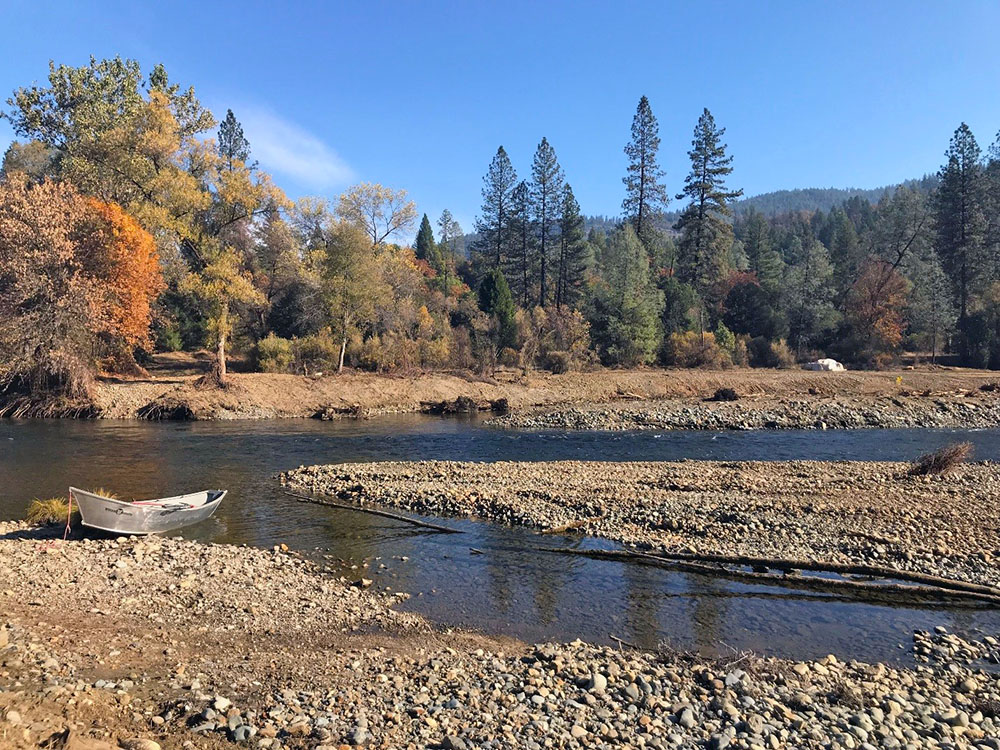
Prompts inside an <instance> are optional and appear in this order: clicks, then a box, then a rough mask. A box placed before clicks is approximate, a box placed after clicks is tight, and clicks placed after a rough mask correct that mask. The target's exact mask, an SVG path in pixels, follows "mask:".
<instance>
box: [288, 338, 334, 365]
mask: <svg viewBox="0 0 1000 750" xmlns="http://www.w3.org/2000/svg"><path fill="white" fill-rule="evenodd" d="M292 352H293V354H294V360H295V371H296V372H300V373H302V374H303V375H311V374H313V373H317V372H324V371H329V370H333V369H336V367H337V364H338V362H339V360H340V345H339V344H338V343H337V342H336V341H334V340H333V337H332V336H331V335H330V332H329V331H320V332H319V333H314V334H312V335H311V336H303V337H302V338H300V339H294V340H293V341H292Z"/></svg>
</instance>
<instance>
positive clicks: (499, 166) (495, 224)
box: [474, 146, 517, 268]
mask: <svg viewBox="0 0 1000 750" xmlns="http://www.w3.org/2000/svg"><path fill="white" fill-rule="evenodd" d="M516 184H517V173H516V172H515V171H514V166H513V165H512V164H511V163H510V159H509V158H508V156H507V152H506V151H504V148H503V146H501V147H500V148H498V149H497V153H496V156H494V157H493V160H492V161H491V162H490V168H489V171H487V173H486V176H485V177H484V178H483V205H482V209H481V211H482V215H481V216H480V217H478V218H477V219H476V232H477V233H478V234H479V240H478V241H477V242H476V245H475V247H474V249H475V250H476V251H477V253H479V255H481V256H482V259H483V261H484V262H485V263H486V265H487V266H488V267H490V268H500V267H501V265H502V263H503V259H504V257H506V256H507V255H508V253H509V250H510V244H511V237H510V235H511V231H510V229H511V228H510V221H511V193H512V192H513V190H514V186H515V185H516Z"/></svg>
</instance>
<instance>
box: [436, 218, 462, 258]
mask: <svg viewBox="0 0 1000 750" xmlns="http://www.w3.org/2000/svg"><path fill="white" fill-rule="evenodd" d="M437 224H438V237H439V243H438V244H440V245H441V246H442V248H444V249H445V250H446V251H447V252H449V253H451V254H452V255H454V256H458V255H460V254H461V250H462V248H460V247H459V246H458V243H459V242H461V240H462V225H461V224H459V223H458V221H456V220H455V217H454V216H452V215H451V211H449V210H448V209H447V208H446V209H445V210H444V211H442V212H441V216H440V218H439V219H438V221H437Z"/></svg>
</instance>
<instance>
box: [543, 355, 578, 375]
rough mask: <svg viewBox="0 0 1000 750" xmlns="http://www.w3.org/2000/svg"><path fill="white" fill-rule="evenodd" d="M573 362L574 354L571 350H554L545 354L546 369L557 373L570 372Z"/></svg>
mask: <svg viewBox="0 0 1000 750" xmlns="http://www.w3.org/2000/svg"><path fill="white" fill-rule="evenodd" d="M572 364H573V355H571V354H570V353H569V352H562V351H552V352H548V353H547V354H546V355H545V369H546V370H548V371H549V372H552V373H555V374H556V375H561V374H563V373H565V372H569V371H570V368H571V366H572Z"/></svg>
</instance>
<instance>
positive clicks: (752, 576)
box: [531, 547, 1000, 607]
mask: <svg viewBox="0 0 1000 750" xmlns="http://www.w3.org/2000/svg"><path fill="white" fill-rule="evenodd" d="M531 549H532V550H533V551H537V552H548V553H553V554H560V555H579V556H582V557H590V558H593V559H597V560H613V561H616V562H633V563H639V564H644V565H652V566H655V567H660V568H666V569H669V570H679V571H684V572H689V573H700V574H702V575H710V576H717V577H722V578H731V579H734V580H740V581H747V582H750V583H760V584H765V585H780V586H785V587H788V588H807V589H820V590H824V591H833V592H835V591H841V592H844V591H856V592H859V593H860V592H864V593H865V594H867V595H869V596H871V595H876V594H885V595H891V596H893V597H894V598H899V597H911V598H914V599H948V600H974V601H980V602H986V603H989V604H992V605H993V606H994V607H1000V593H986V592H983V591H976V590H969V589H968V588H964V586H965V584H964V582H962V581H952V580H950V579H944V578H941V579H937V580H939V581H940V582H941V584H948V585H940V584H926V583H924V584H919V585H913V586H909V585H905V584H901V583H873V582H870V581H851V580H845V579H836V578H817V577H812V576H789V575H779V574H776V573H760V572H756V571H747V570H734V569H732V568H726V567H723V566H722V565H721V564H718V563H716V564H709V563H703V562H695V561H694V560H692V559H684V560H678V559H672V558H669V557H664V556H661V555H654V554H650V553H646V552H629V551H625V550H583V549H571V548H566V547H532V548H531ZM719 557H722V556H719ZM733 559H735V558H733ZM746 559H753V558H746ZM730 564H737V563H735V562H734V563H730ZM738 564H741V565H746V564H749V563H738ZM761 567H764V566H761ZM773 567H777V566H773ZM788 569H790V570H791V569H793V568H792V567H791V566H788ZM816 569H820V570H822V568H819V567H818V566H817V568H816ZM831 572H833V571H831ZM898 574H899V571H894V570H893V571H890V574H889V575H888V576H884V577H889V578H894V579H897V580H900V577H899V575H898ZM880 577H883V576H880ZM929 578H933V576H929ZM968 585H969V586H973V584H968ZM981 588H984V589H989V587H981Z"/></svg>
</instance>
